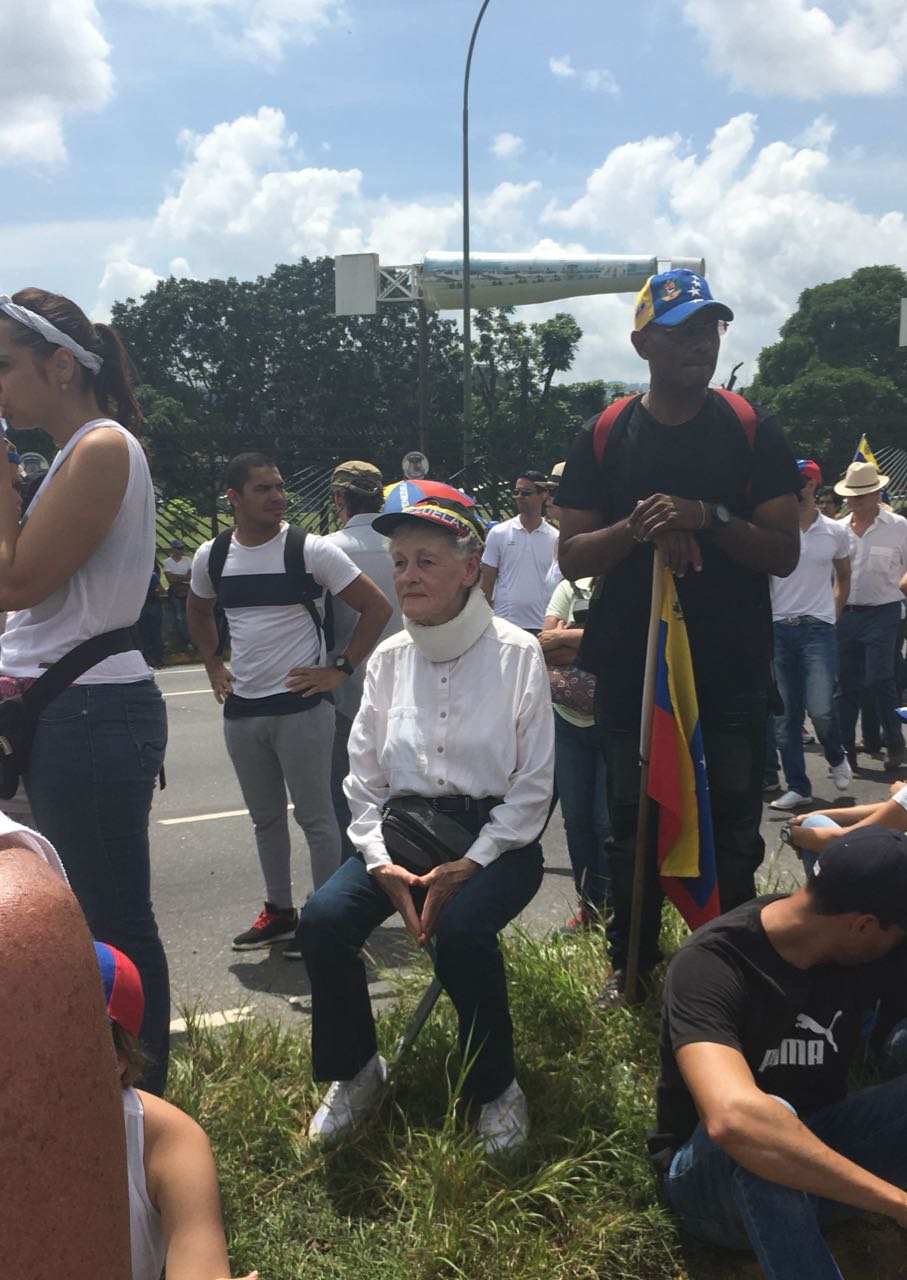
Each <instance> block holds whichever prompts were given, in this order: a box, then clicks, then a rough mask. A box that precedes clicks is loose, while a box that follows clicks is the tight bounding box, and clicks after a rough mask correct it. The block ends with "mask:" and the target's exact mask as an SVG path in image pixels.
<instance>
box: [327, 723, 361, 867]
mask: <svg viewBox="0 0 907 1280" xmlns="http://www.w3.org/2000/svg"><path fill="white" fill-rule="evenodd" d="M352 727H353V722H352V720H351V719H350V718H349V716H345V715H344V714H343V712H342V711H336V710H335V711H334V747H333V751H332V754H331V802H332V803H333V806H334V813H335V815H336V817H337V826H338V827H339V828H340V861H341V862H346V860H347V858H352V857H355V854H356V850H355V848H354V847H353V842H352V840H351V839H350V838H349V836H348V835H347V830H348V829H349V825H350V821H351V818H350V806H349V803H348V801H347V798H346V796H345V795H344V792H343V779H344V778H345V777H346V776H347V774H348V773H349V771H350V752H349V746H350V729H352Z"/></svg>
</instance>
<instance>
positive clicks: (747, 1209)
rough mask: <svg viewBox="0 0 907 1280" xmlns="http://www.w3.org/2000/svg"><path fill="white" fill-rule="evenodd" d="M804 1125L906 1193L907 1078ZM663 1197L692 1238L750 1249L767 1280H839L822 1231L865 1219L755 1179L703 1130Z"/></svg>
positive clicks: (684, 1151)
mask: <svg viewBox="0 0 907 1280" xmlns="http://www.w3.org/2000/svg"><path fill="white" fill-rule="evenodd" d="M779 1101H780V1102H783V1101H784V1100H783V1099H779ZM784 1105H785V1106H787V1105H788V1104H787V1103H784ZM789 1109H790V1110H793V1108H789ZM804 1124H805V1125H806V1126H807V1128H809V1129H811V1130H812V1132H813V1133H814V1134H815V1135H816V1136H817V1137H818V1138H820V1139H821V1140H822V1142H824V1143H825V1144H826V1145H827V1146H829V1147H831V1148H832V1149H833V1150H835V1151H837V1152H839V1153H840V1154H841V1155H843V1156H846V1157H847V1158H848V1159H849V1160H853V1161H854V1162H855V1163H856V1164H858V1165H860V1166H861V1167H862V1168H864V1169H868V1170H869V1171H870V1172H871V1173H874V1174H875V1175H876V1176H877V1177H879V1178H884V1179H885V1181H886V1182H890V1183H892V1184H893V1185H894V1186H898V1187H902V1188H907V1075H901V1076H899V1077H898V1078H897V1079H895V1080H890V1081H888V1082H887V1083H886V1084H880V1085H875V1086H874V1087H872V1088H869V1089H860V1090H859V1091H858V1092H857V1093H852V1094H851V1095H850V1096H849V1097H847V1098H844V1099H842V1101H840V1102H836V1103H833V1104H832V1105H831V1106H830V1107H824V1108H823V1109H822V1110H821V1111H817V1112H816V1113H815V1114H814V1115H811V1116H807V1117H805V1118H804ZM664 1191H665V1195H666V1197H667V1199H668V1202H669V1203H670V1205H671V1207H672V1208H673V1209H674V1211H675V1212H676V1213H677V1214H678V1215H679V1217H680V1219H681V1221H682V1222H683V1225H684V1226H685V1227H686V1228H687V1230H688V1231H690V1232H691V1233H692V1234H693V1235H695V1236H698V1237H699V1238H700V1239H701V1240H706V1241H708V1242H709V1243H710V1244H716V1245H721V1246H724V1247H725V1248H729V1249H752V1250H753V1251H754V1252H755V1254H756V1256H757V1258H758V1259H759V1262H760V1264H761V1266H762V1270H763V1271H764V1272H765V1275H766V1277H767V1280H840V1278H841V1273H840V1271H839V1270H838V1268H837V1266H836V1265H835V1261H834V1258H833V1257H832V1255H831V1253H830V1251H829V1248H828V1246H827V1245H826V1243H825V1241H824V1240H823V1239H822V1228H823V1227H828V1226H831V1225H832V1224H833V1223H836V1222H843V1221H844V1220H845V1219H847V1218H850V1217H854V1216H855V1215H856V1214H857V1213H858V1212H859V1211H858V1210H857V1209H854V1208H852V1207H851V1206H849V1205H844V1204H840V1203H838V1202H837V1201H834V1200H823V1199H820V1198H819V1197H817V1196H813V1195H807V1194H806V1193H805V1192H802V1191H792V1190H791V1189H790V1188H789V1187H783V1186H781V1184H780V1183H777V1182H768V1181H766V1180H765V1179H764V1178H760V1177H758V1175H756V1174H754V1173H750V1172H749V1170H748V1169H745V1168H744V1167H743V1166H742V1165H740V1164H738V1163H737V1162H736V1161H735V1160H733V1159H732V1158H731V1157H730V1156H729V1155H727V1154H725V1152H724V1151H722V1150H721V1148H720V1147H718V1146H716V1145H715V1144H714V1143H713V1142H711V1141H710V1139H709V1138H708V1136H707V1134H706V1132H705V1130H704V1129H703V1127H702V1125H701V1124H700V1125H698V1126H697V1128H696V1130H695V1132H694V1134H693V1136H692V1137H691V1138H690V1139H689V1141H687V1142H686V1143H685V1144H684V1145H683V1146H682V1147H681V1148H680V1150H679V1151H677V1153H676V1154H675V1156H674V1159H673V1161H672V1163H671V1169H670V1172H669V1173H668V1175H667V1177H666V1178H665V1183H664Z"/></svg>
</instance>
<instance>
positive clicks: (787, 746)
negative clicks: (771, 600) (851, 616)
mask: <svg viewBox="0 0 907 1280" xmlns="http://www.w3.org/2000/svg"><path fill="white" fill-rule="evenodd" d="M773 630H774V637H775V679H776V681H777V683H778V692H779V693H780V695H781V700H782V702H783V703H784V714H783V715H780V716H775V736H776V740H777V743H778V747H779V749H780V751H781V763H782V765H783V766H784V777H785V780H786V782H787V785H788V788H789V789H790V790H791V791H796V792H798V793H799V794H800V795H801V796H809V795H812V784H811V783H810V781H809V778H808V776H807V773H806V762H805V759H804V756H803V735H802V734H801V732H800V730H801V728H802V725H803V716H804V713H805V712H809V716H810V719H811V720H812V722H813V726H814V728H815V730H816V737H817V738H818V739H819V742H820V744H821V746H822V749H823V750H824V752H825V759H826V760H827V761H828V763H829V764H830V765H839V764H841V763H842V761H843V760H844V746H843V743H842V741H841V726H840V723H839V721H838V712H837V708H836V707H835V701H834V692H835V675H836V670H837V639H836V636H835V628H834V626H833V625H832V624H831V623H830V622H822V621H821V620H820V619H818V618H799V619H797V620H796V622H776V623H775V624H774V628H773Z"/></svg>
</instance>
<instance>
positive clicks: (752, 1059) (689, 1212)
mask: <svg viewBox="0 0 907 1280" xmlns="http://www.w3.org/2000/svg"><path fill="white" fill-rule="evenodd" d="M905 940H907V835H905V834H903V833H902V832H895V831H891V830H889V829H886V828H883V827H878V826H875V827H867V828H864V829H862V830H859V831H851V832H846V833H844V834H842V835H840V836H839V838H838V839H836V840H834V841H833V842H831V843H830V844H829V846H828V847H827V848H826V849H825V850H824V851H823V852H822V853H821V854H820V855H819V858H818V861H817V864H816V867H815V870H814V873H813V874H812V875H811V876H810V877H809V878H808V880H807V882H806V884H804V885H802V886H800V887H799V888H798V889H796V890H795V891H794V892H793V893H792V894H790V895H788V896H784V895H771V896H768V897H762V898H757V899H755V900H754V901H753V902H748V903H745V904H744V905H743V906H741V907H737V908H736V909H735V910H733V911H730V912H728V913H726V914H725V915H723V916H720V917H719V918H718V919H717V920H713V921H711V922H710V923H709V924H707V925H705V926H703V927H702V928H701V929H698V930H697V931H696V933H694V934H693V935H692V937H690V938H689V939H688V940H687V941H686V942H685V943H684V945H683V946H682V947H681V948H680V950H679V951H678V952H677V954H676V955H675V956H674V959H673V960H672V961H671V964H670V966H669V968H668V974H667V980H666V984H665V992H664V1005H663V1010H662V1023H661V1078H660V1080H659V1084H658V1092H657V1120H656V1132H654V1133H652V1134H650V1135H649V1139H648V1145H649V1151H650V1154H651V1155H652V1157H653V1160H654V1162H655V1164H656V1166H657V1168H658V1170H659V1172H660V1173H661V1175H662V1178H663V1189H664V1193H665V1196H666V1198H667V1201H668V1203H669V1204H670V1206H671V1208H672V1209H673V1210H674V1211H675V1212H676V1213H677V1214H678V1216H679V1217H680V1219H681V1221H682V1223H683V1225H684V1226H685V1227H686V1228H687V1230H689V1231H690V1232H691V1233H692V1234H693V1235H695V1236H698V1237H699V1238H700V1239H702V1240H706V1241H708V1242H709V1243H711V1244H715V1245H719V1246H724V1247H727V1248H732V1249H746V1248H751V1249H753V1250H754V1251H755V1253H756V1255H757V1257H758V1260H759V1262H760V1264H761V1266H762V1268H763V1270H764V1272H765V1274H766V1275H767V1276H771V1277H773V1280H831V1278H832V1277H839V1280H840V1272H839V1270H838V1268H837V1266H836V1264H835V1262H834V1259H833V1257H832V1255H831V1253H830V1251H829V1249H828V1246H827V1245H826V1243H825V1241H824V1240H823V1238H822V1230H823V1228H825V1227H827V1226H829V1225H831V1224H832V1223H835V1222H840V1221H843V1220H844V1219H846V1218H848V1217H850V1216H851V1215H854V1214H856V1213H857V1212H859V1211H869V1212H874V1213H882V1214H885V1215H887V1216H888V1217H890V1218H893V1219H894V1221H895V1222H897V1223H898V1224H899V1225H900V1226H901V1227H907V1074H905V1073H907V1054H905V1053H904V1048H905V1040H907V946H905ZM873 1011H875V1013H876V1028H875V1032H876V1036H877V1038H878V1039H879V1040H880V1041H881V1042H882V1043H883V1044H884V1045H885V1048H886V1051H887V1052H888V1054H889V1065H890V1066H891V1067H892V1068H893V1069H894V1070H895V1071H897V1072H899V1073H900V1074H898V1075H896V1076H895V1077H894V1078H893V1079H890V1080H888V1081H886V1082H885V1083H883V1084H878V1085H875V1086H873V1087H870V1088H864V1089H860V1090H858V1091H856V1092H854V1093H852V1094H850V1095H849V1096H848V1094H847V1084H848V1071H849V1068H850V1065H851V1062H852V1061H853V1058H854V1056H855V1053H856V1050H857V1049H858V1047H859V1046H860V1043H861V1038H862V1037H863V1036H864V1035H865V1028H866V1024H867V1014H868V1013H871V1012H873Z"/></svg>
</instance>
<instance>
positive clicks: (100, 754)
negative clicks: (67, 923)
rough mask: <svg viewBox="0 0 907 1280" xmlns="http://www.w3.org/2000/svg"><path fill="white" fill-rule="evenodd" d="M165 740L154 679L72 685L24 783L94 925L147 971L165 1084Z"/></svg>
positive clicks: (147, 1038) (158, 1085) (159, 1082)
mask: <svg viewBox="0 0 907 1280" xmlns="http://www.w3.org/2000/svg"><path fill="white" fill-rule="evenodd" d="M166 745H167V714H166V711H165V710H164V702H163V699H162V698H161V694H160V690H159V689H158V687H157V685H156V684H155V683H154V681H153V680H139V681H136V682H135V683H134V684H92V685H73V686H71V687H70V688H69V689H65V690H64V691H63V692H62V693H61V694H60V695H59V697H57V698H55V699H54V700H53V702H52V703H51V704H50V706H49V707H47V708H46V710H45V711H44V712H42V714H41V716H40V718H39V720H38V724H37V729H36V731H35V739H34V745H33V747H32V753H31V760H30V762H29V769H28V773H27V775H26V778H25V785H26V787H27V789H28V795H29V799H30V800H31V804H32V810H33V812H34V815H35V822H36V824H37V827H38V830H39V831H40V832H41V833H42V834H43V835H45V836H46V837H47V839H48V840H50V841H51V843H52V844H54V845H55V846H56V849H57V852H58V853H59V855H60V858H61V859H62V862H63V865H64V867H65V868H66V874H67V875H68V876H69V882H70V884H71V885H72V888H73V892H74V893H75V895H76V897H77V898H78V900H79V904H80V906H81V907H82V910H83V911H84V912H85V918H86V919H87V921H88V927H89V929H90V930H91V932H92V934H93V935H94V936H95V938H97V939H98V940H99V941H100V942H109V943H110V945H111V946H114V947H117V948H119V950H121V951H124V952H125V953H126V955H128V956H129V957H130V959H131V960H132V961H133V962H134V963H135V965H136V967H137V968H138V970H139V973H140V974H141V976H142V985H143V987H144V990H145V1017H144V1021H143V1022H142V1034H141V1039H142V1042H143V1044H144V1045H145V1047H146V1049H147V1050H148V1052H149V1053H150V1054H151V1055H152V1057H153V1062H152V1065H151V1067H150V1068H149V1070H148V1072H147V1073H146V1076H145V1082H146V1083H145V1087H146V1088H148V1089H149V1090H150V1091H151V1092H154V1093H161V1092H163V1088H164V1084H165V1082H166V1079H167V1060H168V1055H169V1041H170V984H169V978H168V973H167V958H166V956H165V955H164V948H163V946H162V944H161V940H160V937H159V935H158V930H157V922H156V921H155V918H154V911H153V909H152V905H151V873H150V860H149V848H148V820H149V815H150V811H151V798H152V795H153V794H154V784H155V780H156V779H157V776H158V774H159V773H160V769H161V764H162V763H163V760H164V749H165V747H166Z"/></svg>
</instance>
